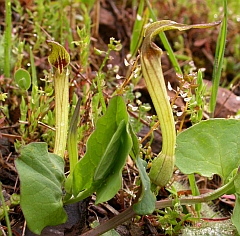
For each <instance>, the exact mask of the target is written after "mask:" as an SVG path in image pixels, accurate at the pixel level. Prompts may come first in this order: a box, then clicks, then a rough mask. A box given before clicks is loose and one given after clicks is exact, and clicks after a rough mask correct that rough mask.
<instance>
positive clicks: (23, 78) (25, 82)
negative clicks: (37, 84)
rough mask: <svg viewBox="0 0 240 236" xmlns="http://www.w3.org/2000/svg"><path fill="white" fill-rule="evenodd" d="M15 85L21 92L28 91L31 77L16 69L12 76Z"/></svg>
mask: <svg viewBox="0 0 240 236" xmlns="http://www.w3.org/2000/svg"><path fill="white" fill-rule="evenodd" d="M14 78H15V81H16V83H17V85H18V86H19V87H20V88H21V89H22V90H28V89H29V88H30V86H31V76H30V74H29V72H28V71H27V70H24V69H18V70H17V71H16V72H15V74H14Z"/></svg>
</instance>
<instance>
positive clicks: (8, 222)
mask: <svg viewBox="0 0 240 236" xmlns="http://www.w3.org/2000/svg"><path fill="white" fill-rule="evenodd" d="M0 198H1V202H2V207H3V210H4V215H5V221H6V225H7V229H8V235H9V236H12V230H11V225H10V220H9V217H8V210H7V206H6V204H5V199H4V197H3V193H2V182H1V181H0Z"/></svg>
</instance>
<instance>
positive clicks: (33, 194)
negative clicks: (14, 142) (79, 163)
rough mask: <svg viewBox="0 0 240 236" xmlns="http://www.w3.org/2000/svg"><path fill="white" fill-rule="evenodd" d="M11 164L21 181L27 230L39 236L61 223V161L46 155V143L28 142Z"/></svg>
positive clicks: (62, 220)
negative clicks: (50, 227) (48, 228)
mask: <svg viewBox="0 0 240 236" xmlns="http://www.w3.org/2000/svg"><path fill="white" fill-rule="evenodd" d="M15 165H16V168H17V170H18V174H19V178H20V182H21V199H20V205H21V208H22V211H23V213H24V216H25V219H26V221H27V224H28V227H29V229H30V230H31V231H32V232H34V233H36V234H40V233H41V231H42V229H43V228H44V227H46V226H47V225H58V224H62V223H64V222H65V221H66V219H67V215H66V212H65V211H64V209H63V202H62V197H63V193H62V184H63V181H64V180H65V176H64V161H63V159H62V158H60V157H59V156H57V155H55V154H52V153H49V152H48V147H47V144H46V143H30V144H28V145H27V146H25V147H23V148H22V149H21V155H20V157H19V158H18V159H17V160H16V162H15Z"/></svg>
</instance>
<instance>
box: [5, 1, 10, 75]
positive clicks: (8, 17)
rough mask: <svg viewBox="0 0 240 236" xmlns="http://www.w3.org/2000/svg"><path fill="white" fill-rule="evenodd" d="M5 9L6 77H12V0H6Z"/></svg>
mask: <svg viewBox="0 0 240 236" xmlns="http://www.w3.org/2000/svg"><path fill="white" fill-rule="evenodd" d="M5 9H6V16H5V22H6V28H5V46H4V75H5V77H8V78H10V72H11V67H10V65H11V63H10V59H11V58H10V56H11V38H12V37H11V33H12V18H11V17H12V9H11V0H6V1H5Z"/></svg>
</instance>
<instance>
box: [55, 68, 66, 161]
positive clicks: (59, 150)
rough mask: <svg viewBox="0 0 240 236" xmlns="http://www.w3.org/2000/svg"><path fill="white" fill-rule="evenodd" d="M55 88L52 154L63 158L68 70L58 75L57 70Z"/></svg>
mask: <svg viewBox="0 0 240 236" xmlns="http://www.w3.org/2000/svg"><path fill="white" fill-rule="evenodd" d="M54 87H55V111H56V114H55V116H56V136H55V144H54V153H55V154H57V155H59V156H61V157H64V152H65V148H66V142H67V130H68V103H69V88H68V70H67V69H66V70H64V71H63V73H61V74H60V73H59V71H58V70H56V72H55V76H54Z"/></svg>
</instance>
